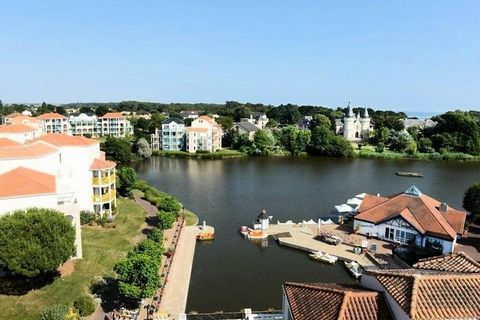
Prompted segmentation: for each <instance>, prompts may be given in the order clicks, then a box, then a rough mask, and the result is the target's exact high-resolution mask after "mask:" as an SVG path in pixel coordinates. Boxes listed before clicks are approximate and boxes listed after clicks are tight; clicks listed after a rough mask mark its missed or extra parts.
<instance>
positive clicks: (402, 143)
mask: <svg viewBox="0 0 480 320" xmlns="http://www.w3.org/2000/svg"><path fill="white" fill-rule="evenodd" d="M411 140H412V138H411V137H410V135H409V134H408V133H405V132H397V131H393V130H392V131H391V133H390V138H389V143H390V146H389V147H390V150H393V151H397V152H405V150H406V149H407V147H408V146H409V143H410V141H411Z"/></svg>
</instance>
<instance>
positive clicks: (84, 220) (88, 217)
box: [80, 210, 95, 225]
mask: <svg viewBox="0 0 480 320" xmlns="http://www.w3.org/2000/svg"><path fill="white" fill-rule="evenodd" d="M93 221H95V214H94V213H93V212H91V211H88V210H82V211H80V224H81V225H84V224H89V223H90V222H93Z"/></svg>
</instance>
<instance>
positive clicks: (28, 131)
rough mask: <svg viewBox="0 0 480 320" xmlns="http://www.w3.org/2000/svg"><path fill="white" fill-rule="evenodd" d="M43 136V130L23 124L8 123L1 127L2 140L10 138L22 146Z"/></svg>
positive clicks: (0, 136) (0, 135)
mask: <svg viewBox="0 0 480 320" xmlns="http://www.w3.org/2000/svg"><path fill="white" fill-rule="evenodd" d="M41 135H42V130H41V129H40V128H35V127H31V126H29V125H26V124H23V123H15V124H9V123H7V124H4V125H1V126H0V138H8V139H10V140H13V141H16V142H18V143H22V144H23V143H25V141H27V140H32V139H35V138H37V137H40V136H41Z"/></svg>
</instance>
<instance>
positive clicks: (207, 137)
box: [186, 116, 223, 153]
mask: <svg viewBox="0 0 480 320" xmlns="http://www.w3.org/2000/svg"><path fill="white" fill-rule="evenodd" d="M186 132H187V133H186V141H187V145H186V150H187V151H188V152H190V153H194V152H197V151H208V152H215V151H218V150H220V149H222V136H223V130H222V127H221V126H220V125H219V124H218V123H217V122H216V121H215V120H214V119H212V118H210V117H208V116H200V117H198V118H197V119H195V120H193V121H192V125H191V126H190V127H188V128H187V130H186Z"/></svg>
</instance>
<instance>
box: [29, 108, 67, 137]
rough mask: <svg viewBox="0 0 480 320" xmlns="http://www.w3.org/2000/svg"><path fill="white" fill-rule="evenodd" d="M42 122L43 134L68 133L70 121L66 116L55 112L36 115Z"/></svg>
mask: <svg viewBox="0 0 480 320" xmlns="http://www.w3.org/2000/svg"><path fill="white" fill-rule="evenodd" d="M37 119H39V120H40V121H41V123H42V130H43V133H44V134H47V133H63V134H70V123H69V122H68V118H67V117H65V116H62V115H61V114H58V113H55V112H49V113H44V114H42V115H39V116H38V117H37Z"/></svg>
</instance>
